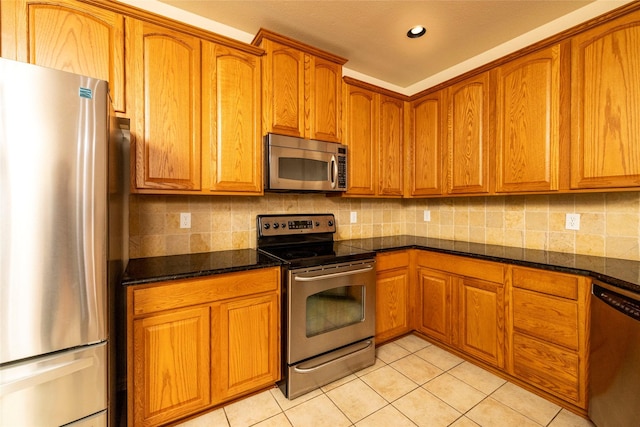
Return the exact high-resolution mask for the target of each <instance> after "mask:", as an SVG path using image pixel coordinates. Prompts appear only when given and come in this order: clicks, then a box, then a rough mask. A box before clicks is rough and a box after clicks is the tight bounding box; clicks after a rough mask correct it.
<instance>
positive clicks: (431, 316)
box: [417, 268, 453, 343]
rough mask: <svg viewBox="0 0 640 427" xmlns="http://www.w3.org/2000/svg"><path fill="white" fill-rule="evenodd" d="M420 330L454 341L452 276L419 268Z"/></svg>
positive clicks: (434, 336)
mask: <svg viewBox="0 0 640 427" xmlns="http://www.w3.org/2000/svg"><path fill="white" fill-rule="evenodd" d="M417 278H418V284H417V285H418V295H419V306H418V307H417V311H418V313H417V323H418V324H417V329H418V331H420V332H422V333H424V334H426V335H428V336H430V337H432V338H436V339H438V340H440V341H442V342H444V343H451V342H452V334H453V327H452V326H453V325H452V318H451V304H452V303H453V298H452V294H451V292H452V279H453V278H452V276H451V275H449V274H446V273H443V272H440V271H435V270H429V269H425V268H418V275H417Z"/></svg>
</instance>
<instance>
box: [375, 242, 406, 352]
mask: <svg viewBox="0 0 640 427" xmlns="http://www.w3.org/2000/svg"><path fill="white" fill-rule="evenodd" d="M376 263H377V269H378V272H377V274H376V343H377V344H379V343H381V342H384V341H386V340H388V339H391V338H395V337H398V336H400V335H402V334H405V333H407V332H409V331H410V330H411V325H410V322H409V254H408V252H399V253H393V254H382V255H378V256H376Z"/></svg>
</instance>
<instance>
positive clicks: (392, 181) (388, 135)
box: [377, 95, 404, 197]
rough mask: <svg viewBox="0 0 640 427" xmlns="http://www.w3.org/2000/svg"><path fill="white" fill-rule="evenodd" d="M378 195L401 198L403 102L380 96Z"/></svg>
mask: <svg viewBox="0 0 640 427" xmlns="http://www.w3.org/2000/svg"><path fill="white" fill-rule="evenodd" d="M379 117H380V124H379V127H380V133H379V137H378V159H379V161H378V163H377V164H378V165H379V166H378V167H379V169H378V194H380V195H381V196H398V197H400V196H402V186H403V174H402V168H403V163H404V162H403V161H402V157H403V145H402V138H403V129H402V128H403V120H404V102H403V101H401V100H399V99H395V98H392V97H390V96H385V95H380V114H379Z"/></svg>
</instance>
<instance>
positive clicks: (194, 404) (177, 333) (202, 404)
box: [127, 267, 280, 426]
mask: <svg viewBox="0 0 640 427" xmlns="http://www.w3.org/2000/svg"><path fill="white" fill-rule="evenodd" d="M127 335H128V336H127V364H128V367H127V383H128V393H127V395H128V403H127V406H128V419H129V425H135V426H155V425H161V424H166V423H170V422H173V421H177V420H179V419H181V418H184V417H188V416H191V415H194V414H196V413H198V412H201V411H204V410H206V409H209V408H212V407H213V406H215V405H217V404H220V403H222V402H226V401H229V400H231V399H234V398H237V397H240V396H242V395H245V394H248V393H250V392H253V391H256V390H260V389H262V388H266V387H269V386H271V385H273V384H275V383H276V382H277V381H278V380H279V379H280V268H279V267H274V268H265V269H259V270H251V271H247V272H238V273H228V274H220V275H214V276H209V277H202V278H195V279H184V280H176V281H169V282H160V283H156V284H152V285H138V286H130V287H129V288H127Z"/></svg>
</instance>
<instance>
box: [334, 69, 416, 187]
mask: <svg viewBox="0 0 640 427" xmlns="http://www.w3.org/2000/svg"><path fill="white" fill-rule="evenodd" d="M344 81H345V84H344V88H343V93H344V103H343V104H344V105H343V111H344V119H343V124H344V128H345V131H344V132H343V136H344V143H345V144H346V145H347V146H348V147H349V165H348V167H349V170H348V171H347V176H348V184H349V188H348V190H347V193H346V196H379V197H402V194H403V164H404V161H403V147H404V144H403V138H404V132H403V130H404V129H403V128H404V101H403V100H402V99H401V95H399V94H388V93H386V92H385V93H381V90H380V89H379V88H376V87H374V86H371V85H368V84H366V83H363V82H359V81H357V80H354V79H351V78H348V77H345V78H344ZM392 95H394V96H392Z"/></svg>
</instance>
